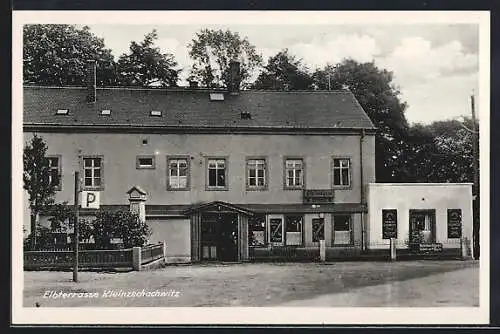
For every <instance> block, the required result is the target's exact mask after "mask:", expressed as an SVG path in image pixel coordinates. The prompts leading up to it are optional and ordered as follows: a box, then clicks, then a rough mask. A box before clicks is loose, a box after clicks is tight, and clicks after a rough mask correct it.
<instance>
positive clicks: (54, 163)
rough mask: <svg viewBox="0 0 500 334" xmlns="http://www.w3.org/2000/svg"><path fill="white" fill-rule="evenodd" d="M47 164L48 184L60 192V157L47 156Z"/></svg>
mask: <svg viewBox="0 0 500 334" xmlns="http://www.w3.org/2000/svg"><path fill="white" fill-rule="evenodd" d="M47 160H48V163H49V183H50V184H53V185H54V186H55V187H56V190H61V157H60V156H48V157H47Z"/></svg>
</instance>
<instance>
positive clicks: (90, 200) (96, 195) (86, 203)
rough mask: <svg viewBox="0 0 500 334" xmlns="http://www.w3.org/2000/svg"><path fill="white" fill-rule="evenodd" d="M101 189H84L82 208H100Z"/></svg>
mask: <svg viewBox="0 0 500 334" xmlns="http://www.w3.org/2000/svg"><path fill="white" fill-rule="evenodd" d="M100 194H101V192H100V191H82V209H99V206H100Z"/></svg>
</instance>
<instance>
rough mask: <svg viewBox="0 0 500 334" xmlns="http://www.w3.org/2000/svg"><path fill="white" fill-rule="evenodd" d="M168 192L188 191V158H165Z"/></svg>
mask: <svg viewBox="0 0 500 334" xmlns="http://www.w3.org/2000/svg"><path fill="white" fill-rule="evenodd" d="M167 165H168V180H167V189H168V190H187V189H189V157H178V156H176V157H174V156H171V157H167Z"/></svg>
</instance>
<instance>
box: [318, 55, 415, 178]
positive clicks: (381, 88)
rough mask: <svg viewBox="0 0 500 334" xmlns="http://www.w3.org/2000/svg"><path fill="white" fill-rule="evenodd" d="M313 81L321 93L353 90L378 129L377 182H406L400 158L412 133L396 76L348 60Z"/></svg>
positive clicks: (371, 65)
mask: <svg viewBox="0 0 500 334" xmlns="http://www.w3.org/2000/svg"><path fill="white" fill-rule="evenodd" d="M313 78H314V85H315V87H316V88H317V89H349V90H350V91H351V92H352V93H353V94H354V96H355V97H356V99H357V100H358V101H359V103H360V105H361V106H362V107H363V109H364V110H365V112H366V113H367V114H368V116H369V117H370V119H371V120H372V122H373V124H374V125H375V126H376V127H377V128H378V130H377V134H376V137H375V166H376V180H377V182H400V181H404V176H403V175H400V174H401V173H400V172H401V170H402V169H403V167H404V165H403V164H402V163H403V162H402V160H401V159H400V157H401V155H402V154H403V150H404V141H405V140H406V138H407V132H408V122H407V120H406V117H405V114H404V111H405V109H406V103H404V102H401V101H400V99H399V95H400V92H399V90H398V89H397V87H396V86H395V85H394V84H393V83H392V78H393V75H392V72H389V71H387V70H385V69H379V68H378V67H377V66H375V63H374V62H370V63H358V62H356V61H355V60H352V59H345V60H343V61H342V62H341V63H340V64H338V65H335V66H332V65H327V66H326V67H325V68H324V69H322V70H320V69H318V70H316V71H315V73H314V74H313Z"/></svg>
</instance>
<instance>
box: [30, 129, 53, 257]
mask: <svg viewBox="0 0 500 334" xmlns="http://www.w3.org/2000/svg"><path fill="white" fill-rule="evenodd" d="M46 152H47V145H46V144H45V142H44V141H43V139H42V138H40V137H38V136H37V135H36V134H35V135H33V138H32V140H31V142H30V143H29V144H27V145H26V146H25V147H24V153H23V166H24V169H23V188H24V189H25V190H26V192H27V193H28V200H29V203H30V211H31V212H30V226H31V231H30V233H31V240H32V245H31V246H32V248H33V249H34V248H35V247H36V238H37V236H36V234H37V233H36V232H37V225H38V215H39V214H40V212H42V211H43V210H45V209H46V208H47V207H48V206H49V205H51V204H52V203H54V195H55V192H56V188H57V184H56V183H55V182H51V181H50V178H49V174H50V169H49V161H48V159H47V158H46V156H45V154H46ZM53 181H55V180H53Z"/></svg>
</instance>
